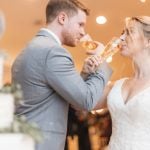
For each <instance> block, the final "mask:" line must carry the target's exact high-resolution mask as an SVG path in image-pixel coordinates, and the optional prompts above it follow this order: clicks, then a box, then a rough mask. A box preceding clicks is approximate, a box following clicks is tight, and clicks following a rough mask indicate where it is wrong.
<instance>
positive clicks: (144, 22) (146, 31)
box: [125, 16, 150, 40]
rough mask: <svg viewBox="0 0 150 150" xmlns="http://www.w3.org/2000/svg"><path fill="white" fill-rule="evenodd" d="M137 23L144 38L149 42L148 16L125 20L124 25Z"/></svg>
mask: <svg viewBox="0 0 150 150" xmlns="http://www.w3.org/2000/svg"><path fill="white" fill-rule="evenodd" d="M132 21H133V22H134V21H135V22H138V23H139V24H140V25H141V29H142V31H143V33H144V36H145V37H146V38H148V39H149V40H150V17H149V16H136V17H128V18H126V20H125V22H126V24H128V23H130V22H132Z"/></svg>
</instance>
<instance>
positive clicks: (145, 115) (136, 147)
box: [108, 79, 150, 150]
mask: <svg viewBox="0 0 150 150" xmlns="http://www.w3.org/2000/svg"><path fill="white" fill-rule="evenodd" d="M124 81H125V79H121V80H118V81H117V82H116V83H115V85H114V87H113V88H112V90H111V91H110V93H109V95H108V108H109V111H110V114H111V118H112V136H111V139H110V143H109V148H108V149H109V150H150V87H149V88H146V89H145V90H143V91H141V92H140V93H138V94H137V95H135V96H134V97H132V98H131V99H130V100H129V101H128V102H127V103H126V104H125V103H124V100H123V98H122V93H121V89H122V84H123V82H124Z"/></svg>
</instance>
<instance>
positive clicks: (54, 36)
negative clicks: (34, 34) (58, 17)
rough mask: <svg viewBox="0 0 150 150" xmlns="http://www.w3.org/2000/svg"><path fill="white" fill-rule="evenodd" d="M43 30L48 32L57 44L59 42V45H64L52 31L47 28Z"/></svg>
mask: <svg viewBox="0 0 150 150" xmlns="http://www.w3.org/2000/svg"><path fill="white" fill-rule="evenodd" d="M41 30H44V31H46V32H48V33H49V34H50V35H51V36H52V37H53V38H54V39H55V40H56V42H57V43H58V44H59V45H61V44H62V43H61V41H60V39H59V38H58V36H57V35H56V34H55V33H54V32H52V31H51V30H49V29H47V28H41Z"/></svg>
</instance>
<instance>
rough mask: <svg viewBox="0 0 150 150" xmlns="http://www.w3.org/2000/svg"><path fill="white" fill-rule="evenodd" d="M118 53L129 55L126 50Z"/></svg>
mask: <svg viewBox="0 0 150 150" xmlns="http://www.w3.org/2000/svg"><path fill="white" fill-rule="evenodd" d="M120 54H121V55H122V56H129V54H128V52H127V51H125V50H122V51H120Z"/></svg>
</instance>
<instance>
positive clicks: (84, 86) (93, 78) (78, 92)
mask: <svg viewBox="0 0 150 150" xmlns="http://www.w3.org/2000/svg"><path fill="white" fill-rule="evenodd" d="M44 68H45V70H44V71H45V77H46V80H47V82H48V84H49V85H50V86H51V87H52V88H53V89H54V90H55V91H56V92H57V93H58V95H59V96H61V97H62V98H63V99H65V100H66V101H67V102H68V103H70V104H72V105H74V106H75V107H78V108H81V109H85V110H88V111H90V110H92V109H93V108H94V107H95V105H96V104H97V102H98V100H99V99H100V98H101V96H102V93H103V89H104V87H105V85H106V83H107V81H108V80H109V77H110V76H111V73H112V71H111V69H110V68H109V67H108V66H107V65H106V64H103V65H102V66H101V67H100V68H99V69H98V70H97V71H96V73H94V74H91V75H90V76H89V77H88V78H87V79H86V80H83V78H82V77H81V76H80V74H79V73H78V72H77V71H76V69H75V67H74V63H73V60H72V57H71V55H70V53H68V51H67V50H66V49H63V48H61V47H53V49H52V50H51V51H49V53H48V54H47V57H46V60H45V67H44Z"/></svg>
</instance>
